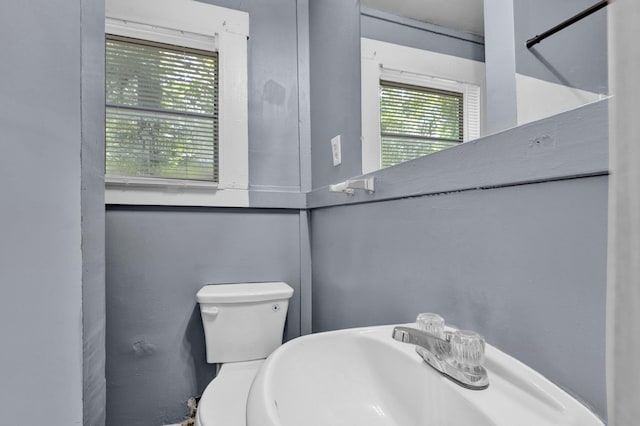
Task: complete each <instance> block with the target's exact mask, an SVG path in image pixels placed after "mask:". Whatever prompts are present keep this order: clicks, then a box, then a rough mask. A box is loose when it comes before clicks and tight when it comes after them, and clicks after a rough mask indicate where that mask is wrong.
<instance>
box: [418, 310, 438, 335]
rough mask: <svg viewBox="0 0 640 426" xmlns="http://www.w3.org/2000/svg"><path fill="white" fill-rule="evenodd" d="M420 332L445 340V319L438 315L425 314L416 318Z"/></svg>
mask: <svg viewBox="0 0 640 426" xmlns="http://www.w3.org/2000/svg"><path fill="white" fill-rule="evenodd" d="M416 325H417V326H418V330H422V331H426V332H427V333H430V334H433V335H434V336H436V337H439V338H441V339H444V318H442V317H441V316H440V315H438V314H432V313H430V312H425V313H422V314H419V315H418V317H417V318H416Z"/></svg>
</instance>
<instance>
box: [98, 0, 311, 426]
mask: <svg viewBox="0 0 640 426" xmlns="http://www.w3.org/2000/svg"><path fill="white" fill-rule="evenodd" d="M207 2H208V3H212V4H216V5H219V6H223V7H230V8H235V9H240V10H243V11H246V12H249V14H250V34H251V37H250V39H249V42H248V49H249V51H248V54H249V56H248V59H249V70H248V84H249V87H248V89H249V90H248V94H249V183H250V205H251V206H252V207H254V206H256V207H262V209H225V208H213V209H210V208H203V209H197V208H196V209H193V208H166V209H163V208H145V207H130V208H125V207H117V206H108V208H107V253H106V258H107V423H108V424H110V425H122V424H126V425H132V426H135V425H145V426H146V425H154V426H155V425H159V424H165V423H175V422H177V421H179V420H181V419H182V417H183V416H184V415H186V414H187V409H186V400H187V399H188V398H189V397H191V396H195V395H200V394H201V393H202V391H203V390H204V387H205V386H206V385H207V384H208V383H209V382H210V381H211V379H212V378H213V376H214V373H215V366H214V365H210V364H207V363H206V361H205V352H204V334H203V331H202V325H201V320H200V316H199V311H198V309H197V305H196V302H195V293H196V292H197V290H198V289H199V288H200V287H201V286H203V285H205V284H206V283H209V282H218V283H220V282H243V281H269V280H282V281H286V282H287V283H289V284H290V285H292V286H293V287H294V289H295V294H294V298H293V299H292V301H291V304H290V308H289V317H288V322H287V331H286V338H293V337H296V336H298V335H300V333H301V332H302V331H304V330H305V329H306V330H310V313H309V312H307V317H308V318H307V317H304V316H301V311H300V303H301V301H302V303H306V304H307V305H309V304H310V301H309V297H310V290H309V289H308V287H309V286H310V254H309V247H308V242H307V243H306V244H304V242H305V239H304V238H303V239H302V242H303V244H304V245H303V246H301V237H303V236H305V235H307V234H308V226H307V221H306V216H302V215H301V214H300V212H299V210H298V209H299V208H304V200H305V199H304V195H303V194H300V187H301V182H303V180H304V179H305V176H306V174H308V173H310V171H309V170H308V167H306V166H305V165H304V164H303V163H302V162H301V160H300V159H301V156H302V155H301V151H302V150H304V148H305V147H303V146H301V145H300V143H299V140H300V139H302V138H303V136H299V132H302V131H303V130H301V129H303V126H304V125H305V123H303V121H304V120H303V119H304V117H303V114H302V113H301V111H303V110H304V108H305V105H304V104H302V105H300V98H301V97H302V98H304V96H306V99H307V100H306V101H304V102H306V105H307V106H306V108H308V76H307V77H306V80H305V77H304V75H305V74H304V73H305V67H306V68H307V70H306V72H307V74H308V63H306V64H305V63H304V60H303V59H304V55H305V49H304V44H305V39H304V37H305V34H308V18H307V15H306V9H305V6H306V1H302V0H300V1H296V0H277V1H275V0H274V1H269V2H265V1H261V0H251V1H243V2H236V1H225V0H219V1H218V0H208V1H207ZM301 37H302V39H300V38H301ZM306 54H307V55H308V52H306ZM301 58H302V59H301ZM299 118H300V119H299ZM308 125H309V123H308V118H307V119H306V126H307V127H308ZM306 140H308V136H307V138H306ZM306 149H307V151H308V146H307V147H306ZM305 167H306V168H305ZM307 180H308V179H307ZM264 207H283V208H289V209H290V210H271V209H267V208H264ZM305 215H306V214H305ZM302 219H304V220H302ZM306 238H308V236H306ZM167 243H169V244H167ZM305 247H306V248H305ZM301 264H302V265H305V266H304V271H301ZM305 297H306V299H305Z"/></svg>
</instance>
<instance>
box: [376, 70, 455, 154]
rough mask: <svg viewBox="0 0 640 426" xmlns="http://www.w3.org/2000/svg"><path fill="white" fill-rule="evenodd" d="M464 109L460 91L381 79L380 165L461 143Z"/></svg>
mask: <svg viewBox="0 0 640 426" xmlns="http://www.w3.org/2000/svg"><path fill="white" fill-rule="evenodd" d="M463 108H464V103H463V94H462V93H457V92H450V91H445V90H439V89H432V88H425V87H419V86H412V85H407V84H402V83H395V82H390V81H381V82H380V130H381V166H382V167H388V166H392V165H394V164H398V163H402V162H404V161H408V160H412V159H414V158H416V157H419V156H421V155H425V154H431V153H433V152H436V151H440V150H441V149H445V148H448V147H450V146H453V145H456V144H458V143H461V142H462V141H463V136H464V132H463V130H464V120H463Z"/></svg>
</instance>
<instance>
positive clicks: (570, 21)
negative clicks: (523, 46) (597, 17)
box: [527, 0, 610, 49]
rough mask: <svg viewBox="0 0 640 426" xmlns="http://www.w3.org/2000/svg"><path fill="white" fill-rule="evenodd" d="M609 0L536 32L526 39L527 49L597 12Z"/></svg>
mask: <svg viewBox="0 0 640 426" xmlns="http://www.w3.org/2000/svg"><path fill="white" fill-rule="evenodd" d="M609 1H610V0H602V1H600V2H598V3H596V4H594V5H593V6H591V7H590V8H588V9H585V10H583V11H582V12H580V13H578V14H577V15H575V16H573V17H571V18H569V19H567V20H566V21H564V22H562V23H560V24H558V25H556V26H555V27H553V28H551V29H550V30H547V31H545V32H543V33H542V34H538V35H537V36H535V37H533V38H531V39H529V40H527V49H531V46H533V45H535V44H537V43H540V42H541V41H542V40H544V39H545V38H547V37H549V36H551V35H553V34H555V33H557V32H558V31H560V30H563V29H565V28H567V27H568V26H569V25H573V24H575V23H576V22H578V21H579V20H581V19H582V18H586V17H587V16H589V15H591V14H592V13H594V12H597V11H598V10H600V9H602V8H603V7H605V6H606V5H608V4H609Z"/></svg>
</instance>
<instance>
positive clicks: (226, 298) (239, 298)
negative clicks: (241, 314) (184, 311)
mask: <svg viewBox="0 0 640 426" xmlns="http://www.w3.org/2000/svg"><path fill="white" fill-rule="evenodd" d="M292 295H293V289H292V288H291V287H290V286H289V285H288V284H287V283H284V282H281V281H278V282H261V283H235V284H209V285H206V286H204V287H202V288H201V289H200V290H199V291H198V293H197V294H196V300H197V301H198V303H241V302H264V301H268V300H279V299H289V298H290V297H291V296H292Z"/></svg>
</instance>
